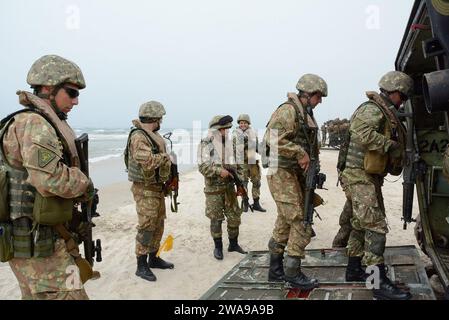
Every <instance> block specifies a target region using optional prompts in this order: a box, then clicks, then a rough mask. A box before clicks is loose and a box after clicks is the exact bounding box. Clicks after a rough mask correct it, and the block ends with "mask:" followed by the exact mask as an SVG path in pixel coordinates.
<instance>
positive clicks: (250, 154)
mask: <svg viewBox="0 0 449 320" xmlns="http://www.w3.org/2000/svg"><path fill="white" fill-rule="evenodd" d="M237 124H238V125H239V126H238V127H237V128H235V129H234V131H233V132H232V144H233V146H234V154H235V159H236V163H237V166H239V169H240V170H239V171H241V172H242V174H243V183H244V185H245V188H246V190H248V182H249V180H250V179H251V183H252V185H253V188H252V190H251V191H252V196H253V205H252V209H253V210H256V211H261V212H266V211H267V210H265V209H264V208H262V207H261V205H260V201H259V199H260V186H261V174H260V166H259V160H257V159H256V154H257V153H258V151H259V148H258V145H259V141H258V138H257V134H256V132H255V131H254V130H253V128H251V119H250V117H249V115H247V114H241V115H240V116H239V117H238V118H237ZM248 207H249V198H248V197H245V198H243V201H242V209H243V212H248Z"/></svg>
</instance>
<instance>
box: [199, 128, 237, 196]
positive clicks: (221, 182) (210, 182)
mask: <svg viewBox="0 0 449 320" xmlns="http://www.w3.org/2000/svg"><path fill="white" fill-rule="evenodd" d="M212 141H213V137H207V138H204V139H202V140H201V144H206V145H207V148H208V149H209V150H208V152H209V156H210V159H214V158H215V152H217V151H216V149H215V147H214V144H213V142H212ZM201 147H202V146H201ZM223 149H224V148H223ZM204 182H205V185H206V189H205V190H206V191H210V190H211V189H212V190H222V191H224V189H225V188H226V186H228V185H229V184H233V183H234V182H233V180H229V179H223V178H222V177H220V176H219V175H213V176H212V177H204Z"/></svg>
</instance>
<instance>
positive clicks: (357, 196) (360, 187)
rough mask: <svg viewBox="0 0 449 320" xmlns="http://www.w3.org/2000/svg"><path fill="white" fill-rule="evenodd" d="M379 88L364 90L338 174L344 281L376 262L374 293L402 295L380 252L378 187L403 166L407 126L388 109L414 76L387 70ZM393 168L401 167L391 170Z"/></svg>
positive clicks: (382, 227)
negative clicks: (343, 211) (345, 217)
mask: <svg viewBox="0 0 449 320" xmlns="http://www.w3.org/2000/svg"><path fill="white" fill-rule="evenodd" d="M379 87H380V91H381V93H380V94H378V93H376V92H367V97H368V99H369V100H368V101H367V102H365V103H363V104H362V105H361V106H360V107H359V108H358V109H357V110H356V111H355V113H354V114H353V116H352V118H351V124H350V140H349V148H348V151H347V157H346V164H345V168H344V170H343V172H342V174H341V181H342V185H343V188H344V190H345V193H346V196H347V198H348V201H350V203H351V204H352V214H353V217H352V218H351V224H352V228H353V230H352V231H351V234H350V238H349V242H348V246H347V252H348V256H349V261H348V266H347V269H346V280H347V281H365V279H366V274H365V272H364V270H363V269H362V267H361V265H362V263H364V264H366V265H368V266H370V265H376V266H377V267H378V268H379V274H380V284H379V288H378V289H374V291H373V294H374V297H375V298H377V299H400V300H406V299H410V298H411V294H410V293H409V292H406V291H404V290H402V289H400V288H398V287H397V286H395V285H394V284H393V283H392V282H391V281H390V279H388V277H387V274H386V273H387V271H386V268H385V264H384V257H383V254H384V251H385V242H386V234H387V232H388V226H387V222H386V216H385V207H384V203H383V197H382V192H381V187H382V185H383V180H384V177H385V176H386V175H387V173H392V174H396V175H397V174H400V171H401V170H402V161H403V154H404V148H405V146H404V141H405V128H403V127H402V125H401V123H400V121H399V120H398V118H397V116H396V115H395V113H394V112H392V111H393V109H394V108H396V109H397V108H399V107H400V105H401V104H402V103H404V102H405V101H406V100H407V99H408V96H409V95H410V94H411V92H412V89H413V80H412V79H411V78H410V77H409V76H408V75H406V74H404V73H402V72H398V71H391V72H389V73H387V74H386V75H384V76H383V77H382V79H381V80H380V82H379ZM379 156H381V157H383V159H385V160H386V162H385V163H386V165H385V166H382V167H380V168H379V167H378V168H376V169H374V168H373V169H368V168H367V167H366V166H368V164H369V163H370V162H371V163H373V162H372V161H371V160H370V159H377V160H376V163H377V164H379V163H381V161H380V160H378V159H379ZM397 167H399V168H400V169H399V171H398V170H397V169H394V168H397ZM348 211H349V210H348ZM362 259H363V261H362Z"/></svg>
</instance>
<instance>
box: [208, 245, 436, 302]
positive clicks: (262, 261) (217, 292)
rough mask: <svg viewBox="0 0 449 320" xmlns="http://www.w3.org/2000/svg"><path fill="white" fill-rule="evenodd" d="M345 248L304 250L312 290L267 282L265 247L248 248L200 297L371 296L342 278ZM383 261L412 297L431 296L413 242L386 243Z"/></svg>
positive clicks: (291, 297) (263, 298) (391, 276)
mask: <svg viewBox="0 0 449 320" xmlns="http://www.w3.org/2000/svg"><path fill="white" fill-rule="evenodd" d="M345 251H346V250H345V249H314V250H307V251H306V259H304V260H303V261H302V262H301V268H302V271H303V272H304V273H305V274H306V275H307V276H309V277H314V278H316V279H318V280H319V281H320V286H319V287H318V288H316V289H314V290H312V291H307V292H301V290H298V289H292V288H289V287H287V286H286V285H285V284H284V283H283V282H280V283H279V282H269V281H268V268H269V261H270V260H269V254H268V251H252V252H250V253H248V254H247V256H246V257H245V258H243V260H242V261H241V262H240V263H239V264H237V265H236V266H235V267H234V268H232V269H231V270H230V271H229V272H228V273H227V274H226V275H225V276H224V277H223V278H222V279H220V280H219V281H218V282H217V283H216V284H215V285H214V286H213V287H212V288H211V289H209V290H208V291H207V292H206V293H205V294H204V295H203V296H202V297H201V298H200V299H201V300H285V299H288V300H290V299H298V300H372V299H373V296H372V293H371V290H370V289H368V288H367V287H366V285H365V283H353V282H346V281H345V271H346V264H347V257H346V252H345ZM384 256H385V264H386V265H388V276H389V277H390V279H391V280H392V281H396V282H398V283H399V285H401V286H405V284H406V288H407V287H408V288H409V289H410V292H411V293H412V294H413V299H414V300H435V295H434V293H433V291H432V289H431V286H430V283H429V279H428V278H427V275H426V272H425V269H424V265H423V263H422V262H421V260H420V257H419V253H418V250H417V249H416V247H415V246H397V247H387V248H386V250H385V255H384Z"/></svg>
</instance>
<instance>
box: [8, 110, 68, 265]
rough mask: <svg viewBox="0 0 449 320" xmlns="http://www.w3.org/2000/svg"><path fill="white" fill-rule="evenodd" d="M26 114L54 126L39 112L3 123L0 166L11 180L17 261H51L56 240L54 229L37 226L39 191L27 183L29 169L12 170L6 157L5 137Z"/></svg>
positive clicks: (14, 242)
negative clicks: (36, 202)
mask: <svg viewBox="0 0 449 320" xmlns="http://www.w3.org/2000/svg"><path fill="white" fill-rule="evenodd" d="M24 112H34V113H37V114H39V115H41V116H42V117H44V118H45V119H46V120H47V121H48V122H49V123H50V125H52V126H53V124H52V123H51V121H49V119H48V118H47V117H46V116H45V115H43V114H42V113H40V112H39V111H37V110H35V109H24V110H20V111H18V112H15V113H13V114H11V115H9V116H8V117H6V118H5V119H3V120H2V121H1V130H0V146H1V148H0V164H1V166H2V167H4V168H5V169H6V170H5V171H6V174H7V176H8V179H7V181H8V203H9V206H8V207H9V220H10V223H11V224H12V230H13V247H14V258H32V257H35V258H38V257H49V256H51V255H52V254H53V252H54V241H55V239H56V234H55V232H54V230H53V227H51V226H44V225H39V224H36V223H33V208H34V202H35V197H36V192H37V191H36V189H35V188H34V187H33V186H32V185H31V184H30V183H28V182H27V181H26V180H27V178H28V172H27V171H26V169H18V168H13V167H12V166H10V165H9V163H8V161H7V160H6V157H5V155H4V153H3V138H4V135H5V134H6V132H7V131H8V128H9V126H10V125H11V124H12V123H13V122H14V116H15V115H17V114H19V113H24ZM53 127H54V126H53ZM55 130H56V128H55ZM56 131H57V130H56ZM63 145H64V144H63Z"/></svg>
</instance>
